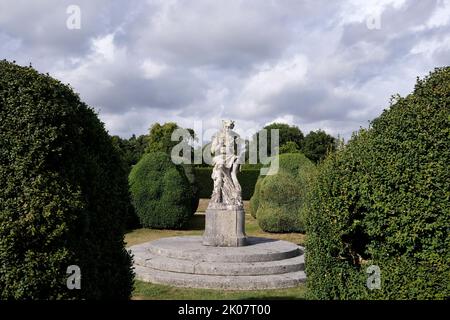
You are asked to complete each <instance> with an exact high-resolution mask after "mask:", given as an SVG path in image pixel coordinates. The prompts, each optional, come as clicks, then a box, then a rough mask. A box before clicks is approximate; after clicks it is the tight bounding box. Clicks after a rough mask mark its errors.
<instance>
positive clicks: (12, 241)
mask: <svg viewBox="0 0 450 320" xmlns="http://www.w3.org/2000/svg"><path fill="white" fill-rule="evenodd" d="M128 204H129V196H128V185H127V179H126V174H125V172H124V166H123V164H122V163H121V161H120V157H119V155H118V154H117V153H116V151H115V149H114V147H113V146H112V144H111V141H110V138H109V137H108V134H107V133H106V131H105V129H104V127H103V124H102V123H101V122H100V121H99V119H98V118H97V115H96V114H95V113H94V111H93V110H92V109H90V108H89V107H88V106H87V105H86V104H84V103H83V102H81V101H80V98H79V97H78V95H76V94H75V93H74V92H73V91H72V89H71V88H70V87H68V86H66V85H63V84H61V83H60V82H59V81H57V80H54V79H52V78H51V77H49V76H48V75H42V74H39V73H37V72H36V71H35V70H33V69H32V68H31V67H19V66H17V65H15V64H13V63H9V62H7V61H0V299H60V298H65V299H70V298H83V299H108V298H110V299H118V298H119V299H126V298H129V297H130V295H131V290H132V283H133V273H132V269H131V258H130V256H129V254H128V253H127V252H126V251H125V249H124V241H123V240H124V223H125V219H126V217H127V209H128V208H129V206H128ZM70 265H78V266H79V267H80V269H81V289H80V290H77V289H73V290H69V289H68V288H67V277H68V274H67V273H66V272H67V268H68V267H69V266H70Z"/></svg>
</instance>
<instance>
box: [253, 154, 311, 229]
mask: <svg viewBox="0 0 450 320" xmlns="http://www.w3.org/2000/svg"><path fill="white" fill-rule="evenodd" d="M314 170H315V165H314V164H313V163H312V162H311V161H310V160H309V159H308V158H306V157H305V156H304V155H303V154H301V153H286V154H282V155H280V156H279V171H278V173H277V174H275V175H268V176H265V177H264V179H261V180H260V182H259V183H260V184H259V185H258V186H257V188H256V191H258V193H257V194H256V192H255V194H254V195H253V197H252V200H251V201H250V203H251V208H252V209H251V210H252V212H253V211H254V210H255V209H256V218H257V220H258V224H259V226H260V227H261V229H263V230H264V231H267V232H304V231H305V221H304V220H305V214H306V203H305V197H306V191H307V189H308V185H309V184H310V179H311V177H312V176H313V172H314Z"/></svg>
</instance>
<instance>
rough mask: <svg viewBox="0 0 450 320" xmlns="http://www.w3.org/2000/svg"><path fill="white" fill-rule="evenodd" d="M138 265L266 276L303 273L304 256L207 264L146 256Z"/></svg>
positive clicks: (218, 273) (163, 268)
mask: <svg viewBox="0 0 450 320" xmlns="http://www.w3.org/2000/svg"><path fill="white" fill-rule="evenodd" d="M136 264H137V265H140V266H143V267H149V268H152V269H157V270H162V271H170V272H179V273H190V274H207V275H223V276H227V275H238V276H242V275H264V274H281V273H287V272H295V271H301V270H303V269H304V256H303V255H301V256H297V257H293V258H289V259H283V260H275V261H265V262H232V263H223V262H205V261H191V260H181V259H174V258H168V257H163V256H158V255H152V254H146V255H145V257H143V259H139V260H138V261H136Z"/></svg>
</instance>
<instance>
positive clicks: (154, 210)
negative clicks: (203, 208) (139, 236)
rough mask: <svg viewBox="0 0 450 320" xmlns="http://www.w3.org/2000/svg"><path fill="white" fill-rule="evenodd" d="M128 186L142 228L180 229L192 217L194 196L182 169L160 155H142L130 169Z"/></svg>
mask: <svg viewBox="0 0 450 320" xmlns="http://www.w3.org/2000/svg"><path fill="white" fill-rule="evenodd" d="M129 183H130V190H131V195H132V200H133V205H134V207H135V209H136V213H137V215H138V217H139V219H140V221H141V224H142V226H143V227H146V228H156V229H180V228H182V227H184V225H185V224H186V222H188V220H189V218H190V217H191V216H192V215H193V214H194V213H195V211H194V210H193V207H192V206H193V203H194V202H195V201H193V199H194V192H193V190H192V187H191V184H190V182H189V180H188V178H187V177H186V174H185V171H184V169H183V167H182V166H181V165H175V164H174V163H173V162H172V161H171V159H170V156H169V155H168V154H166V153H164V152H160V151H159V152H150V153H146V154H144V156H143V157H142V158H141V160H140V161H139V162H138V163H137V164H136V165H135V166H134V167H133V168H132V169H131V172H130V176H129Z"/></svg>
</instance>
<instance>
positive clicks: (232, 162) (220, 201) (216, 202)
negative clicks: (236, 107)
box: [209, 120, 243, 209]
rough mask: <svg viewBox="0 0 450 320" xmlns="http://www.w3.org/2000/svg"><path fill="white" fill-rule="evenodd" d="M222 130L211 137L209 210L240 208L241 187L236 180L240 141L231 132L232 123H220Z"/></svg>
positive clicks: (229, 121) (227, 121) (236, 135)
mask: <svg viewBox="0 0 450 320" xmlns="http://www.w3.org/2000/svg"><path fill="white" fill-rule="evenodd" d="M222 124H223V127H222V130H221V131H219V132H218V133H217V134H215V135H214V136H213V139H212V142H211V152H212V153H213V154H214V157H213V165H214V168H213V172H212V175H211V178H212V179H213V181H214V189H213V193H212V195H211V201H210V202H209V207H210V208H216V209H226V208H232V207H238V208H242V207H243V204H242V195H241V193H242V192H241V186H240V184H239V181H238V179H237V172H238V171H239V169H240V149H241V143H242V141H241V139H240V137H239V135H238V134H237V133H236V132H234V131H232V129H233V128H234V121H231V120H224V121H222Z"/></svg>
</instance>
